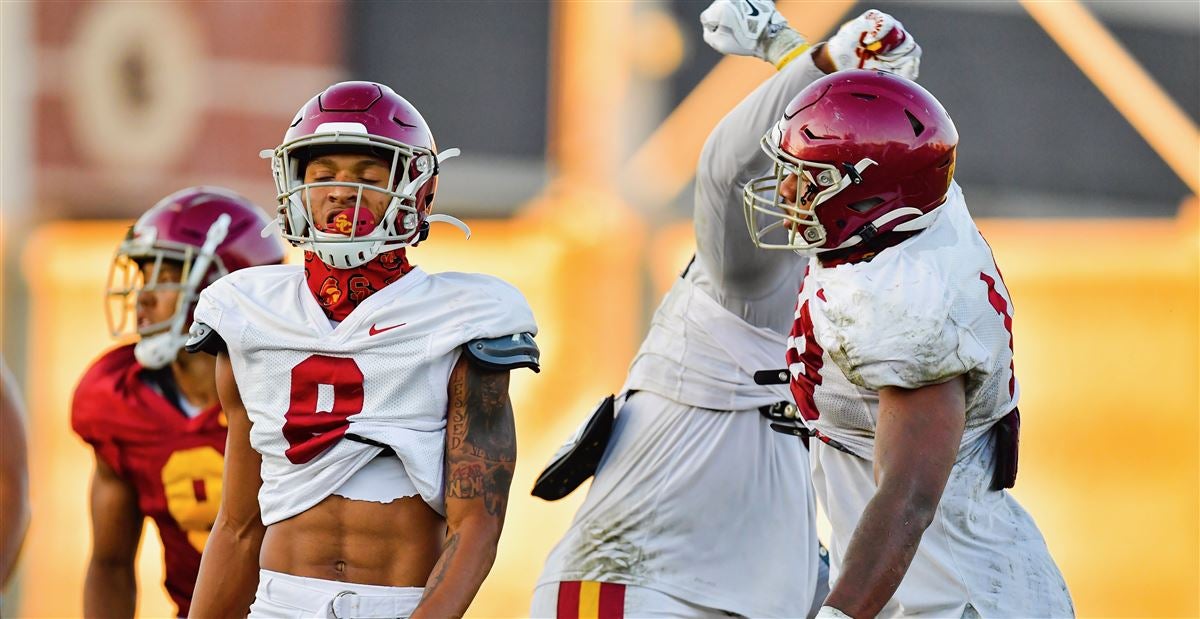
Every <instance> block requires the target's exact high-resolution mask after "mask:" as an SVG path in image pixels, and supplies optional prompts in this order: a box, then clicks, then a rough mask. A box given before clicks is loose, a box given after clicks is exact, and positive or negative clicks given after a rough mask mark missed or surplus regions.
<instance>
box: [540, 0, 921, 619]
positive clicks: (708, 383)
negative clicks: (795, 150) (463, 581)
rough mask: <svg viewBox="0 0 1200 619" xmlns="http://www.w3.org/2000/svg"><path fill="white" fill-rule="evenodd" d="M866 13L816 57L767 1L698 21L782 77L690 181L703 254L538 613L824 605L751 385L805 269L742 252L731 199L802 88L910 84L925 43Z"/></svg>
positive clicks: (761, 390)
mask: <svg viewBox="0 0 1200 619" xmlns="http://www.w3.org/2000/svg"><path fill="white" fill-rule="evenodd" d="M875 14H878V13H875V12H872V14H870V15H869V16H867V15H864V16H862V17H859V18H857V19H854V20H851V21H850V22H848V23H847V24H845V25H844V26H843V27H842V28H841V29H840V30H839V31H838V32H837V33H836V34H835V35H834V36H833V37H832V38H831V39H830V40H829V41H828V42H827V43H820V44H818V45H816V46H815V47H810V46H809V45H808V44H807V43H806V41H805V39H804V38H803V37H802V36H801V35H800V34H799V33H797V32H796V31H795V30H792V29H791V28H789V27H788V25H787V22H786V21H785V20H784V18H783V17H782V16H781V15H780V14H779V13H778V12H777V11H776V10H775V7H774V5H773V3H770V2H762V1H758V0H752V1H749V2H747V1H745V0H742V1H739V2H728V1H726V0H719V1H718V2H714V3H713V4H712V5H711V6H710V7H709V8H708V9H706V10H705V11H704V12H703V13H702V14H701V23H702V25H703V28H704V39H705V41H706V42H708V44H709V45H711V46H712V47H714V48H715V49H716V50H717V51H720V52H722V53H725V54H738V55H747V56H755V57H758V58H761V59H763V60H766V61H768V62H771V63H773V64H774V65H775V66H776V67H778V68H779V73H777V74H776V75H774V76H773V77H772V78H771V79H769V80H767V81H766V82H765V83H764V84H762V85H761V86H760V87H759V88H758V89H756V90H755V91H754V92H753V93H751V94H750V95H749V96H748V97H746V99H745V100H743V101H742V102H741V103H740V104H738V106H737V107H735V108H734V109H733V110H732V111H731V112H730V113H729V114H728V115H727V116H725V118H724V119H722V120H721V122H720V123H719V124H718V125H717V127H716V128H715V129H714V130H713V132H712V133H711V134H710V135H709V137H708V140H707V143H706V144H705V146H704V149H703V151H702V153H701V155H700V160H699V163H698V165H697V168H696V192H695V213H694V220H695V232H696V255H695V257H694V258H693V260H692V262H691V264H690V265H689V266H688V267H687V269H686V270H685V271H684V272H683V274H682V276H681V277H680V278H679V279H678V280H676V282H675V284H674V286H673V287H672V289H671V290H670V292H668V293H667V295H666V298H665V299H664V300H663V302H662V304H661V305H660V306H659V308H658V310H657V311H656V312H655V314H654V317H653V320H652V324H651V327H650V332H649V333H648V334H647V336H646V339H645V341H644V343H643V344H642V347H641V350H640V351H639V353H638V354H637V356H636V357H635V358H634V360H633V364H632V366H631V368H630V370H629V376H628V379H627V381H626V384H625V387H624V393H623V395H622V396H620V397H618V398H617V399H616V402H615V408H616V409H617V413H616V418H615V423H614V424H613V426H612V430H611V436H610V438H609V443H608V446H607V451H605V452H604V455H603V459H602V460H600V462H599V468H598V470H597V471H596V473H595V479H594V480H593V482H592V485H591V488H590V490H589V491H588V495H587V498H586V499H585V500H584V503H583V505H582V506H581V507H580V509H579V511H578V513H577V514H576V515H575V519H574V521H573V522H572V523H571V526H570V528H569V530H568V531H567V533H566V535H565V536H564V537H563V539H562V540H561V541H559V543H558V544H557V545H556V546H555V547H554V549H553V550H552V551H551V553H550V555H549V557H548V558H547V560H546V564H545V567H544V569H543V571H542V574H541V577H540V578H539V580H538V583H537V587H536V590H535V592H534V596H533V601H532V606H531V614H532V615H533V616H535V617H559V618H560V619H562V618H572V619H573V618H575V617H585V616H592V617H594V616H597V613H598V614H599V616H612V617H618V616H622V614H623V615H624V616H629V617H650V616H654V617H666V616H669V617H722V616H729V615H738V616H755V617H759V616H761V617H804V616H806V615H809V614H810V613H812V612H815V611H816V609H817V607H819V605H820V601H821V600H822V599H824V592H825V589H824V587H823V581H824V578H823V577H822V576H821V571H822V570H821V563H820V561H819V559H818V553H819V545H818V542H817V537H816V532H815V511H816V507H815V504H814V498H813V492H812V487H811V485H810V482H809V464H808V453H807V451H806V449H805V446H804V444H803V442H802V441H801V440H800V439H799V438H797V437H796V436H794V435H793V434H794V431H795V430H796V429H798V428H797V426H795V425H793V424H791V423H789V419H790V418H792V417H794V415H795V406H794V405H790V402H789V399H790V394H789V393H788V390H787V388H786V380H784V381H780V380H778V378H777V375H778V372H766V374H767V375H769V377H770V380H768V381H764V380H762V376H761V375H760V376H759V377H758V379H757V380H756V374H760V373H761V371H762V370H769V369H770V368H775V367H778V366H779V359H780V358H782V356H783V354H784V351H785V350H786V347H787V342H786V338H787V333H788V331H789V329H790V327H791V320H792V313H793V310H794V308H795V295H794V292H795V291H794V287H795V285H796V282H798V281H800V278H801V276H802V275H803V273H804V268H805V259H804V258H803V257H801V256H798V255H796V254H792V253H786V254H785V253H765V252H760V251H758V250H757V249H756V248H755V246H754V244H753V243H751V242H750V239H748V238H746V224H745V223H744V217H743V213H742V209H741V202H742V186H743V184H744V183H745V182H746V181H747V180H749V179H750V178H751V177H753V176H754V175H755V174H756V173H761V172H762V171H763V170H764V169H765V168H766V167H767V166H768V165H769V162H768V161H766V160H764V159H763V158H762V157H761V156H757V155H756V153H755V147H756V145H757V143H758V140H759V137H760V136H761V135H762V133H763V132H764V131H766V130H767V128H769V127H770V126H771V124H772V123H774V122H775V120H776V119H777V118H778V117H779V113H780V112H781V111H782V110H783V109H784V106H785V105H786V103H787V102H788V101H789V100H790V99H791V98H792V97H793V96H794V95H795V93H796V92H798V91H799V90H801V89H802V88H804V87H805V86H807V85H808V84H809V83H811V82H813V81H814V80H817V79H818V78H821V77H824V76H825V74H826V73H828V72H831V71H834V70H836V69H838V68H840V67H842V66H853V67H856V66H858V63H860V62H869V63H870V64H871V66H873V67H875V68H881V69H888V70H895V71H903V72H905V73H906V74H907V75H910V76H911V77H915V76H916V72H917V68H918V63H919V60H920V51H921V50H920V47H918V46H917V45H916V42H915V41H914V40H913V38H912V37H911V36H910V35H908V34H907V33H906V32H905V30H904V28H903V27H902V26H901V24H900V23H899V22H897V21H895V20H893V19H891V18H890V17H889V18H888V21H887V22H886V23H885V24H884V27H883V28H880V27H879V26H878V24H877V23H876V20H875V19H874V15H875ZM879 15H882V14H879ZM856 51H857V52H858V53H857V54H856V53H855V52H856ZM775 234H776V236H774V237H772V238H777V240H780V241H782V233H775ZM764 382H766V383H771V382H773V383H774V384H760V383H764ZM772 426H775V428H777V429H779V430H780V431H782V432H786V433H781V432H777V431H774V428H773V427H772ZM554 466H555V465H552V467H551V469H548V472H551V470H552V469H553V468H554ZM535 492H537V490H536V489H535Z"/></svg>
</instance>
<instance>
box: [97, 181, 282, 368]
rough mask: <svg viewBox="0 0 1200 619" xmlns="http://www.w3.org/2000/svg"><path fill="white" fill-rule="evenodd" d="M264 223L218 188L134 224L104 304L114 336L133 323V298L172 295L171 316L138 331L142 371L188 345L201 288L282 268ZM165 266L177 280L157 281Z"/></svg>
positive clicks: (175, 201) (172, 200)
mask: <svg viewBox="0 0 1200 619" xmlns="http://www.w3.org/2000/svg"><path fill="white" fill-rule="evenodd" d="M268 223H269V220H268V219H267V218H266V216H265V215H264V214H263V212H262V210H261V209H259V208H258V207H257V206H255V205H254V204H253V203H251V202H250V201H249V200H247V199H246V198H243V197H242V196H240V195H238V194H236V193H234V192H232V191H229V190H227V189H221V188H219V187H189V188H187V189H183V190H180V191H177V192H175V193H173V194H171V195H169V196H167V197H165V198H163V199H162V200H160V201H159V202H158V204H155V205H154V206H153V207H151V208H150V210H148V211H146V212H145V213H144V214H143V215H142V216H141V217H139V218H138V220H137V222H136V223H135V224H134V225H133V227H132V228H130V229H129V233H128V235H126V237H125V240H124V241H122V242H121V244H120V246H118V247H117V254H116V257H115V258H114V259H113V263H112V268H111V269H110V271H109V283H108V300H109V302H108V304H107V305H106V309H107V310H108V324H109V328H110V329H111V331H112V333H113V335H114V336H120V335H122V334H124V333H126V332H128V331H132V328H131V327H132V326H133V325H136V318H135V316H136V299H137V295H138V293H141V292H150V291H154V290H178V291H179V292H180V294H179V301H178V304H177V306H176V309H175V312H174V314H173V315H172V316H171V318H169V319H167V320H162V321H159V322H156V323H154V324H148V325H143V326H140V327H137V332H138V334H139V335H141V340H140V341H139V342H138V348H137V349H135V353H136V354H137V357H138V360H139V361H140V362H141V363H142V365H143V366H145V367H149V368H157V367H163V366H165V365H166V364H167V363H170V361H171V360H172V359H174V358H175V355H176V353H178V352H179V349H180V348H181V347H182V346H183V343H184V342H185V341H186V339H187V326H188V323H190V322H191V315H192V310H193V309H194V307H195V303H196V297H197V295H199V294H200V291H201V290H203V289H204V288H205V287H206V286H208V285H209V284H211V283H212V282H214V281H216V280H217V278H219V277H221V276H222V275H225V274H226V273H229V272H230V271H236V270H238V269H244V268H246V267H250V266H256V265H262V264H279V263H281V262H283V248H282V247H281V246H280V244H279V243H278V241H276V240H275V239H274V238H273V237H266V238H264V237H263V236H262V234H261V231H262V229H263V228H264V227H265V226H266V225H268ZM167 260H170V261H175V262H177V263H178V264H179V265H180V266H181V269H182V275H181V276H180V280H179V281H178V282H160V281H159V271H160V269H161V268H162V265H163V262H164V261H167ZM150 263H152V264H153V268H152V269H151V270H150V273H149V275H148V276H146V277H143V271H142V265H144V264H150ZM131 318H132V319H133V320H131Z"/></svg>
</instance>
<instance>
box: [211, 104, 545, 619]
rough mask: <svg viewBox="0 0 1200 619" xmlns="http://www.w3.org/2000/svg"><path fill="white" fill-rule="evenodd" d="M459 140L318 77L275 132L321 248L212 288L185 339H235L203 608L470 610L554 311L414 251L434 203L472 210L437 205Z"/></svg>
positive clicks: (307, 242)
mask: <svg viewBox="0 0 1200 619" xmlns="http://www.w3.org/2000/svg"><path fill="white" fill-rule="evenodd" d="M456 152H457V151H454V150H453V149H451V150H448V151H446V152H443V153H442V154H440V155H439V154H438V152H437V150H436V146H435V144H434V140H433V135H432V133H431V132H430V130H429V127H428V126H427V125H426V123H425V120H424V119H423V118H422V117H421V114H420V113H419V112H418V111H417V109H416V108H414V107H413V106H412V105H411V104H409V103H408V101H406V100H405V99H403V98H402V97H400V96H399V95H397V94H396V93H395V92H393V91H392V90H391V89H390V88H388V87H387V86H383V85H380V84H375V83H371V82H343V83H340V84H335V85H333V86H330V87H329V88H327V89H326V90H325V91H323V92H321V93H320V94H318V95H317V96H316V97H313V98H312V99H311V100H310V101H309V102H308V103H307V104H305V105H304V106H303V107H302V108H301V109H300V112H299V113H298V114H297V115H296V117H295V120H294V121H293V122H292V124H291V127H290V128H289V129H288V131H287V133H286V135H285V136H284V141H283V144H282V145H280V146H279V147H278V148H276V149H275V151H274V155H273V168H274V171H275V178H276V184H277V186H278V189H279V196H280V207H279V223H280V225H281V228H282V231H283V236H284V238H285V239H287V240H288V241H290V242H291V243H292V244H294V245H296V246H299V247H302V248H304V250H305V262H304V266H303V268H301V267H300V266H278V267H265V268H261V269H250V270H247V271H243V272H241V273H238V274H237V275H236V276H235V277H233V278H230V279H225V280H222V281H221V282H220V283H219V284H217V285H216V286H215V287H213V288H210V289H208V290H206V291H205V292H204V295H202V297H201V300H200V305H199V307H198V309H197V310H196V324H195V326H194V327H193V339H192V341H191V342H189V348H191V349H194V350H207V351H210V352H213V353H214V354H216V355H217V383H218V389H219V391H220V397H221V402H222V404H223V405H224V406H225V408H226V410H227V412H228V414H229V443H228V447H227V449H226V456H227V469H226V471H227V474H226V476H225V482H226V483H225V487H224V491H225V497H224V501H223V503H222V506H221V511H220V514H219V516H218V518H217V523H216V525H215V526H214V529H213V535H212V538H211V539H210V541H209V544H208V548H207V550H206V552H205V555H204V561H203V565H202V568H201V571H200V579H199V583H198V584H197V587H196V604H195V605H194V606H193V607H192V616H196V617H229V616H234V615H235V614H241V613H244V612H246V609H247V607H249V610H250V614H251V615H252V616H271V617H281V616H287V617H301V616H304V617H308V616H314V615H317V616H339V617H351V616H353V617H398V616H410V615H411V616H413V617H418V616H425V617H450V616H461V615H462V614H463V613H464V612H466V610H467V607H468V606H469V605H470V603H471V600H472V599H473V598H474V596H475V593H476V591H477V590H478V589H479V586H480V585H481V584H482V582H483V580H484V578H485V577H486V576H487V573H488V571H489V570H490V569H491V566H492V562H493V560H494V559H495V554H496V544H497V542H498V540H499V536H500V530H501V528H502V526H503V523H504V514H505V509H506V507H507V501H508V488H509V484H510V483H511V480H512V473H513V467H514V465H515V460H516V436H515V427H514V421H513V412H512V405H511V403H510V402H509V396H508V381H509V370H510V369H512V368H516V367H530V368H533V369H535V370H536V369H537V356H538V352H537V347H536V346H535V345H534V343H533V335H534V333H535V332H536V329H537V327H536V325H535V324H534V321H533V314H532V312H531V311H530V309H529V307H528V305H527V304H526V302H525V299H524V297H523V296H522V295H521V293H520V292H518V291H517V290H516V289H515V288H513V287H511V286H509V285H508V284H506V283H504V282H502V281H500V280H499V279H496V278H494V277H490V276H487V275H477V274H466V273H439V274H428V273H426V272H425V271H423V270H422V269H420V268H418V267H415V266H412V265H410V264H409V262H408V259H407V256H406V248H407V247H409V246H413V245H416V244H417V243H419V242H420V241H422V240H424V239H425V237H426V235H427V234H428V226H429V223H430V222H433V221H439V220H440V221H448V222H450V223H454V224H456V225H458V226H462V227H463V228H464V229H465V226H463V224H461V222H458V220H456V219H453V218H451V217H447V216H444V215H431V214H430V209H431V207H432V204H433V198H434V192H435V189H436V186H437V173H438V167H439V163H440V161H439V160H440V159H445V158H447V157H449V156H452V155H453V154H455V153H456ZM235 377H236V380H235ZM256 582H257V584H258V588H257V593H256V591H255V583H256ZM252 603H253V604H252Z"/></svg>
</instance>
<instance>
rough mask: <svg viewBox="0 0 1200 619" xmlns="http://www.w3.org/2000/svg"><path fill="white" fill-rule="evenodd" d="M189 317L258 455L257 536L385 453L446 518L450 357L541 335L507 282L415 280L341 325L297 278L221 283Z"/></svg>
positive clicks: (259, 275)
mask: <svg viewBox="0 0 1200 619" xmlns="http://www.w3.org/2000/svg"><path fill="white" fill-rule="evenodd" d="M195 317H196V320H197V321H199V322H202V323H204V324H207V325H208V326H210V327H212V328H213V329H214V330H216V331H217V333H218V334H220V335H221V337H222V339H224V340H225V343H226V345H227V346H228V348H229V356H230V360H231V362H232V366H233V371H234V376H235V378H236V379H237V384H238V388H239V390H240V392H241V396H242V401H243V403H244V404H245V406H246V411H247V413H248V414H249V417H250V421H251V422H252V423H253V427H252V428H251V431H250V442H251V444H252V445H253V446H254V449H255V450H256V451H258V452H259V453H260V454H262V479H263V484H262V489H261V490H260V491H259V505H260V507H261V509H262V520H263V524H267V525H269V524H272V523H275V522H278V521H280V520H283V519H285V518H289V517H291V516H294V515H296V514H298V513H300V512H303V511H304V510H306V509H308V508H309V507H312V506H313V505H315V504H317V503H318V502H320V501H321V500H322V499H324V498H325V497H327V496H329V495H330V494H331V493H332V492H334V491H335V490H337V489H338V488H339V487H341V486H342V484H343V483H345V482H346V480H347V479H349V478H350V477H351V476H352V475H353V474H354V473H355V472H356V471H357V470H358V469H360V468H361V467H363V466H364V465H366V464H367V463H368V462H369V461H370V460H371V459H372V458H374V457H375V456H376V455H378V454H379V453H380V452H381V451H383V447H382V446H383V445H386V446H387V447H389V448H391V449H392V450H393V451H394V452H395V453H396V455H397V456H399V458H400V460H401V461H402V462H403V463H404V468H405V470H407V472H408V474H409V476H410V477H411V478H412V481H413V483H414V484H415V485H416V487H417V490H418V491H419V492H420V495H421V497H422V498H424V500H425V501H426V502H427V503H429V505H430V506H431V507H433V508H434V509H435V510H437V511H438V512H439V513H444V511H445V503H444V497H443V495H442V490H443V481H442V480H443V471H442V467H443V459H444V458H443V457H444V450H445V428H446V407H447V383H448V380H449V377H450V372H451V370H452V369H453V367H454V364H455V362H456V361H457V360H458V356H459V352H460V346H462V345H463V344H464V343H466V342H468V341H470V340H473V339H477V338H491V337H501V336H505V335H510V334H515V333H522V332H529V333H536V332H537V327H536V325H535V323H534V320H533V313H532V312H531V311H530V309H529V305H528V304H527V303H526V301H525V298H524V297H523V296H522V295H521V293H520V292H519V291H517V290H516V289H515V288H513V287H512V286H510V285H508V284H507V283H505V282H503V281H501V280H499V279H496V278H494V277H491V276H487V275H477V274H467V273H439V274H432V275H431V274H427V273H425V272H424V271H423V270H421V269H420V268H414V269H413V270H412V271H410V272H409V273H408V274H407V275H405V276H404V277H402V278H400V279H399V280H397V281H396V282H393V283H392V284H390V285H388V286H387V287H385V288H383V289H382V290H379V291H378V292H376V293H374V294H372V295H371V296H370V297H368V298H367V299H365V300H364V301H363V302H362V303H361V304H359V306H358V307H357V308H355V309H354V311H353V312H351V313H350V315H349V316H348V317H347V318H346V319H345V320H343V321H342V322H341V323H340V324H338V325H337V326H333V325H332V324H331V323H330V321H329V319H328V318H327V317H326V315H325V313H324V312H323V311H322V310H321V308H320V306H319V305H318V303H317V301H316V299H315V298H314V297H313V295H312V293H311V292H310V291H309V289H308V286H307V284H306V283H305V280H304V270H303V267H301V266H298V265H275V266H261V267H253V268H249V269H243V270H240V271H237V272H234V273H231V274H230V275H228V276H226V277H223V278H221V279H220V280H218V281H217V282H216V283H215V284H213V285H212V286H210V287H208V288H207V289H206V290H205V291H204V292H203V293H202V294H201V296H200V300H199V303H198V305H197V307H196V314H195Z"/></svg>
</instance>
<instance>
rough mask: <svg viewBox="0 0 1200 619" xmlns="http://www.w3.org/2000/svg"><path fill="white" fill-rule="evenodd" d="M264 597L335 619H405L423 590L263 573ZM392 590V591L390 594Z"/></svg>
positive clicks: (266, 571) (263, 571) (419, 588)
mask: <svg viewBox="0 0 1200 619" xmlns="http://www.w3.org/2000/svg"><path fill="white" fill-rule="evenodd" d="M261 573H262V577H263V578H267V579H270V580H269V581H268V582H267V583H266V593H267V596H268V597H269V598H270V599H272V600H278V601H281V602H287V603H288V604H289V605H295V606H300V607H303V608H308V609H314V610H315V609H321V610H323V611H324V612H326V613H328V615H327V616H328V617H333V618H335V619H351V618H355V619H387V618H392V619H394V618H397V617H408V616H409V615H410V614H412V612H413V610H414V609H415V608H416V607H417V603H418V602H419V601H420V599H421V595H422V593H424V588H422V587H385V586H380V585H359V584H355V583H343V582H337V581H331V580H321V579H317V578H305V577H303V576H294V575H292V574H282V573H279V572H271V571H269V570H262V572H261ZM389 590H391V591H389Z"/></svg>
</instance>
